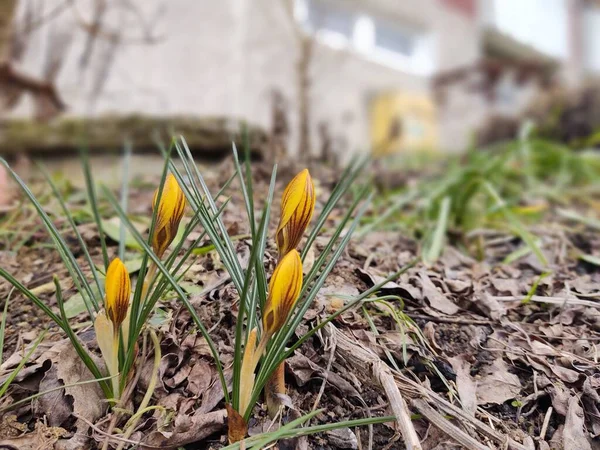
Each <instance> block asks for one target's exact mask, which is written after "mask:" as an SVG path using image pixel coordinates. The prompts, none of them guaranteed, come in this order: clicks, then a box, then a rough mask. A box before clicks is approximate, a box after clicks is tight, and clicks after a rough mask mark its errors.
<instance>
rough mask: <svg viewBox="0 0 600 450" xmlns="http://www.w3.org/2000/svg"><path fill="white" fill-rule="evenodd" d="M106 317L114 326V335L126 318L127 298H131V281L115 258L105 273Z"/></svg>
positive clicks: (125, 270) (122, 265)
mask: <svg viewBox="0 0 600 450" xmlns="http://www.w3.org/2000/svg"><path fill="white" fill-rule="evenodd" d="M105 291H106V300H105V307H106V315H107V316H108V318H109V319H110V320H111V322H112V323H113V326H114V330H115V333H116V332H117V330H118V329H119V326H120V325H121V324H122V323H123V321H124V320H125V316H127V309H128V308H129V297H130V296H131V281H130V280H129V273H128V272H127V269H126V268H125V264H123V262H122V261H121V260H120V259H119V258H115V259H113V261H112V262H111V263H110V265H109V266H108V270H107V271H106V282H105Z"/></svg>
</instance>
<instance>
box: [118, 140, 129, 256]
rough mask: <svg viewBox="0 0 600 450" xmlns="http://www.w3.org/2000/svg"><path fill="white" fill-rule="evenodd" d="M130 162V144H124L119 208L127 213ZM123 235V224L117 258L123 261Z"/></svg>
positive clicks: (124, 233)
mask: <svg viewBox="0 0 600 450" xmlns="http://www.w3.org/2000/svg"><path fill="white" fill-rule="evenodd" d="M130 162H131V142H130V141H129V140H127V141H126V143H125V152H124V153H123V175H122V180H121V208H123V211H125V212H127V199H128V198H129V164H130ZM125 235H126V228H125V224H123V222H121V223H120V227H119V258H120V259H121V260H122V261H124V260H125Z"/></svg>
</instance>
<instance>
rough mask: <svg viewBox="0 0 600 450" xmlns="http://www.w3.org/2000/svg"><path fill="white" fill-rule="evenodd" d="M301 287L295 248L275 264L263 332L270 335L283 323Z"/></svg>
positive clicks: (298, 257)
mask: <svg viewBox="0 0 600 450" xmlns="http://www.w3.org/2000/svg"><path fill="white" fill-rule="evenodd" d="M301 288H302V261H301V260H300V254H299V253H298V252H297V251H296V250H295V249H293V250H291V251H290V252H288V253H287V254H286V255H285V256H284V257H283V258H282V259H281V260H280V261H279V264H277V267H275V271H274V272H273V276H272V277H271V282H270V283H269V296H268V297H267V302H266V303H265V308H264V314H263V329H264V333H265V334H266V335H268V336H272V335H273V334H275V333H277V332H278V331H279V330H280V329H281V327H282V326H283V324H284V323H285V321H286V319H287V316H288V315H289V314H290V311H291V310H292V308H293V307H294V304H295V303H296V301H297V300H298V296H299V295H300V289H301Z"/></svg>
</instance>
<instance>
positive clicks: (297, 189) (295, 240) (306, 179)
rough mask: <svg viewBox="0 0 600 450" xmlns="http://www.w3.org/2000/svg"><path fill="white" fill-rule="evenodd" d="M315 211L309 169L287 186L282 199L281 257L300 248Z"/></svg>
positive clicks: (278, 241)
mask: <svg viewBox="0 0 600 450" xmlns="http://www.w3.org/2000/svg"><path fill="white" fill-rule="evenodd" d="M314 210H315V187H314V185H313V182H312V179H311V177H310V173H308V169H304V170H303V171H302V172H300V173H299V174H298V175H296V176H295V177H294V179H293V180H292V181H290V183H289V184H288V185H287V187H286V188H285V191H284V192H283V197H282V198H281V216H280V218H279V226H278V227H277V247H278V248H279V256H280V257H282V256H284V255H285V254H286V253H287V252H289V251H290V250H292V249H295V248H296V247H298V244H299V243H300V240H301V239H302V236H303V234H304V231H305V230H306V227H307V226H308V224H309V223H310V219H311V218H312V215H313V212H314Z"/></svg>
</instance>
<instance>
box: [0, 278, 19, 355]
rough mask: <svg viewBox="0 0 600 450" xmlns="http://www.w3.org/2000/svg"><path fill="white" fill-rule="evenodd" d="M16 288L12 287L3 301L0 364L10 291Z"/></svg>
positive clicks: (0, 328) (0, 330) (0, 325)
mask: <svg viewBox="0 0 600 450" xmlns="http://www.w3.org/2000/svg"><path fill="white" fill-rule="evenodd" d="M15 289H16V288H15V287H14V286H13V288H12V289H11V290H10V292H9V293H8V296H7V297H6V300H5V301H4V311H3V312H2V323H0V365H2V358H3V357H4V333H5V331H6V317H7V315H8V304H9V303H10V298H11V297H12V293H13V291H14V290H15Z"/></svg>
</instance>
